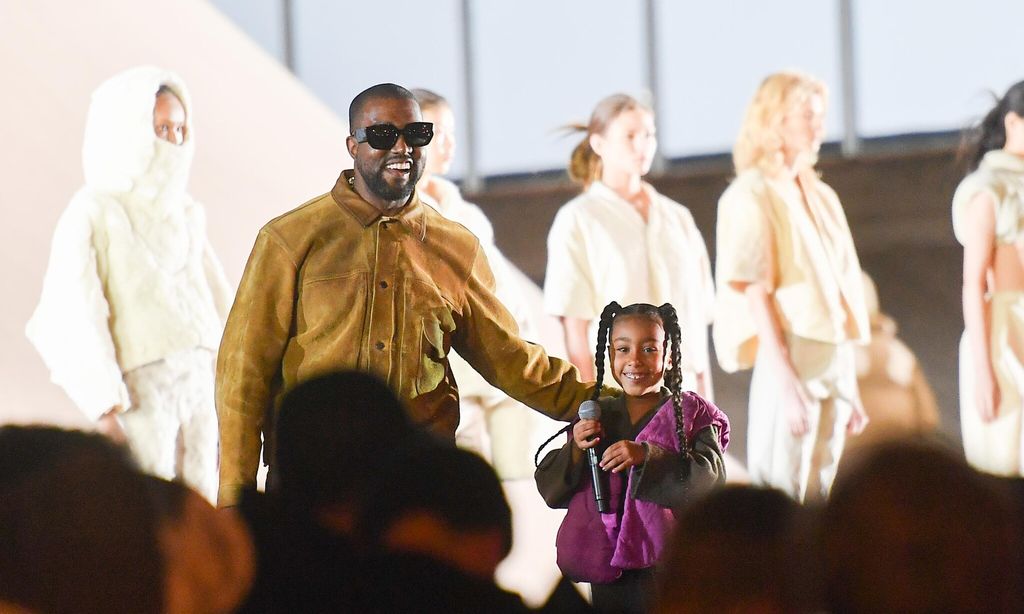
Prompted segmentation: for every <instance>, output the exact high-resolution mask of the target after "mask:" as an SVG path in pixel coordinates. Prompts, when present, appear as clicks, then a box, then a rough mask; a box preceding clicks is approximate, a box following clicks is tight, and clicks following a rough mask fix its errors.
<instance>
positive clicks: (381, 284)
mask: <svg viewBox="0 0 1024 614" xmlns="http://www.w3.org/2000/svg"><path fill="white" fill-rule="evenodd" d="M380 287H381V288H387V287H388V282H386V281H384V280H381V282H380Z"/></svg>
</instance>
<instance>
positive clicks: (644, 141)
mask: <svg viewBox="0 0 1024 614" xmlns="http://www.w3.org/2000/svg"><path fill="white" fill-rule="evenodd" d="M575 128H576V129H578V130H579V131H580V132H583V133H584V134H583V138H582V140H581V141H580V143H579V145H578V146H577V147H576V149H575V151H573V153H572V158H571V160H570V162H569V175H570V177H572V178H573V179H574V180H575V181H577V182H579V183H580V184H582V185H583V188H584V191H583V193H582V194H580V195H579V196H577V197H576V198H574V199H573V200H571V201H570V202H569V203H567V204H566V205H565V206H563V207H562V208H561V209H560V210H559V211H558V214H557V215H556V216H555V221H554V224H553V225H552V227H551V231H550V233H549V234H548V261H547V273H546V275H545V278H544V306H545V309H546V310H547V312H548V313H550V314H552V315H554V316H557V317H559V318H560V319H561V322H562V326H563V328H564V331H565V342H566V349H567V350H568V353H569V360H570V361H572V363H573V364H574V365H576V367H577V368H579V369H580V373H581V374H582V376H583V378H584V379H588V378H590V377H592V376H593V374H594V372H593V364H594V356H593V355H592V354H591V348H593V347H594V340H595V338H596V337H595V335H596V329H597V321H596V320H597V317H598V315H599V314H600V313H601V308H602V307H603V306H604V305H605V304H607V303H608V302H609V301H611V300H613V299H616V298H617V299H620V300H623V301H624V302H639V301H644V302H648V303H654V304H660V303H672V304H674V305H676V306H677V308H678V309H679V325H680V328H681V329H682V331H683V342H682V345H681V348H680V352H681V358H680V364H679V367H680V370H681V372H682V376H683V388H684V389H686V390H695V391H696V392H698V393H699V394H700V395H702V396H704V397H707V398H711V396H712V386H711V371H710V364H709V359H708V347H707V334H708V324H710V322H711V317H712V312H713V308H714V285H713V282H712V279H711V267H710V263H709V260H708V255H707V249H706V248H705V246H704V239H703V238H702V237H701V234H700V232H699V231H698V230H697V226H696V225H695V224H694V222H693V216H692V215H690V211H689V210H688V209H687V208H686V207H684V206H682V205H680V204H679V203H677V202H674V201H672V200H670V199H669V198H667V197H665V196H663V195H661V194H659V193H658V192H657V191H656V190H655V189H654V188H653V187H651V186H650V185H649V184H648V183H646V182H644V180H643V177H644V175H646V174H647V172H648V171H649V170H650V168H651V163H652V161H653V160H654V150H655V148H656V146H657V139H656V137H655V131H654V114H653V113H652V112H651V110H650V109H649V108H647V107H646V106H644V105H643V104H641V103H640V102H639V101H637V100H636V99H635V98H633V97H631V96H627V95H625V94H615V95H613V96H609V97H607V98H605V99H604V100H602V101H601V102H599V103H598V105H597V107H596V108H595V109H594V112H593V114H592V115H591V117H590V122H589V123H588V124H587V125H586V126H576V127H575Z"/></svg>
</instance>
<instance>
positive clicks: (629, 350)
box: [608, 315, 665, 397]
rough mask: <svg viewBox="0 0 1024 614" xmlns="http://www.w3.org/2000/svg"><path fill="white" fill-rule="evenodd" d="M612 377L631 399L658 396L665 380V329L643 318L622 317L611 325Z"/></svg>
mask: <svg viewBox="0 0 1024 614" xmlns="http://www.w3.org/2000/svg"><path fill="white" fill-rule="evenodd" d="M609 336H610V337H611V343H610V344H609V347H608V351H609V354H610V356H609V359H610V360H609V362H610V366H611V371H612V377H614V378H615V381H616V382H618V384H619V386H621V387H622V390H623V392H625V393H626V394H627V395H629V396H631V397H640V396H645V395H649V394H651V393H654V394H658V392H659V391H660V390H661V385H662V380H663V379H664V377H665V329H664V328H663V327H662V325H661V322H659V321H658V320H655V319H652V318H649V317H647V316H642V315H626V316H619V317H618V318H616V319H615V322H614V324H612V329H611V334H610V335H609Z"/></svg>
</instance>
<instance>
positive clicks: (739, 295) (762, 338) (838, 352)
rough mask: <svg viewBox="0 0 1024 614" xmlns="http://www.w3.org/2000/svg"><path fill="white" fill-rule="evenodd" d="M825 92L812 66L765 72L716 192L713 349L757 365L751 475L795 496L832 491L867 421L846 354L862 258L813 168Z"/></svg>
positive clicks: (857, 319)
mask: <svg viewBox="0 0 1024 614" xmlns="http://www.w3.org/2000/svg"><path fill="white" fill-rule="evenodd" d="M825 99H826V91H825V85H824V84H823V83H822V82H821V81H819V80H817V79H815V78H813V77H810V76H808V75H805V74H801V73H798V72H779V73H775V74H773V75H770V76H769V77H767V78H766V79H765V80H764V81H763V82H762V83H761V86H760V88H759V89H758V91H757V93H756V94H755V95H754V99H753V101H752V102H751V103H750V106H749V107H748V108H747V113H746V117H745V118H744V121H743V126H742V127H741V128H740V134H739V137H738V138H737V140H736V146H735V147H734V149H733V162H734V163H735V166H736V178H735V179H734V180H733V182H732V183H731V184H730V186H729V188H728V189H727V190H726V191H725V193H724V194H722V197H721V198H720V199H719V201H718V228H717V232H718V238H717V259H716V263H715V275H716V281H717V286H718V293H719V294H718V304H717V309H716V312H715V323H714V330H713V336H714V340H715V352H716V355H717V357H718V361H719V363H720V364H721V365H722V368H723V369H725V370H726V371H729V372H732V371H736V370H739V369H748V368H750V367H753V368H754V373H753V376H752V378H751V384H750V410H749V416H750V424H749V427H748V428H747V464H748V465H749V467H750V474H751V478H752V479H753V481H754V482H755V483H757V484H763V485H770V486H773V487H776V488H779V489H780V490H782V491H784V492H786V493H788V494H789V495H790V496H792V497H793V498H794V499H797V500H798V501H804V500H805V499H807V498H809V499H818V498H822V497H825V496H827V495H828V492H829V489H830V488H831V486H832V480H833V479H834V478H835V474H836V469H837V467H838V465H839V457H840V455H841V454H842V452H843V447H844V445H845V442H846V435H847V433H853V434H856V433H859V432H860V431H861V430H863V428H864V426H865V425H866V424H867V417H866V416H865V414H864V408H863V405H862V403H861V401H860V394H859V391H858V389H857V370H856V364H855V360H854V359H855V355H854V344H856V343H866V342H867V340H868V339H869V336H870V320H869V318H868V311H867V307H866V304H865V302H864V286H863V282H862V281H861V269H860V262H859V260H858V258H857V252H856V250H855V249H854V245H853V238H852V237H851V235H850V229H849V226H848V225H847V222H846V214H845V213H844V212H843V207H842V205H841V204H840V202H839V198H838V197H837V196H836V193H835V192H833V191H832V188H830V187H829V186H828V185H827V184H825V182H823V181H822V180H821V178H819V177H818V174H817V172H816V171H815V168H814V165H815V163H816V162H817V156H818V149H819V148H820V146H821V141H822V138H823V137H824V114H825Z"/></svg>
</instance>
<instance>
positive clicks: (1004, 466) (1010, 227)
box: [953, 81, 1024, 476]
mask: <svg viewBox="0 0 1024 614" xmlns="http://www.w3.org/2000/svg"><path fill="white" fill-rule="evenodd" d="M977 133H978V134H977V139H976V145H975V151H974V154H973V157H972V159H971V171H972V172H971V173H970V174H969V175H967V177H965V178H964V180H963V181H962V182H961V183H960V186H959V187H958V188H957V190H956V193H955V195H954V196H953V229H954V231H955V233H956V238H957V240H959V241H960V243H962V244H963V246H964V274H963V306H964V324H965V331H964V336H963V339H962V340H961V343H960V424H961V428H962V430H963V442H964V451H965V452H966V454H967V460H968V461H969V462H970V463H971V464H972V465H974V466H975V467H976V468H978V469H981V470H983V471H987V472H990V473H996V474H1000V475H1012V476H1019V475H1024V472H1022V470H1021V445H1022V443H1024V439H1022V436H1021V404H1022V403H1024V399H1022V395H1024V251H1022V246H1024V81H1022V82H1020V83H1017V84H1016V85H1014V86H1013V87H1011V88H1010V89H1009V91H1007V92H1006V95H1005V96H1004V97H1003V98H1002V99H1001V100H999V102H998V103H997V104H996V105H995V107H994V108H993V109H992V110H991V111H990V112H989V113H988V115H987V116H986V117H985V119H984V120H983V121H982V123H981V126H980V127H979V128H978V130H977Z"/></svg>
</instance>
